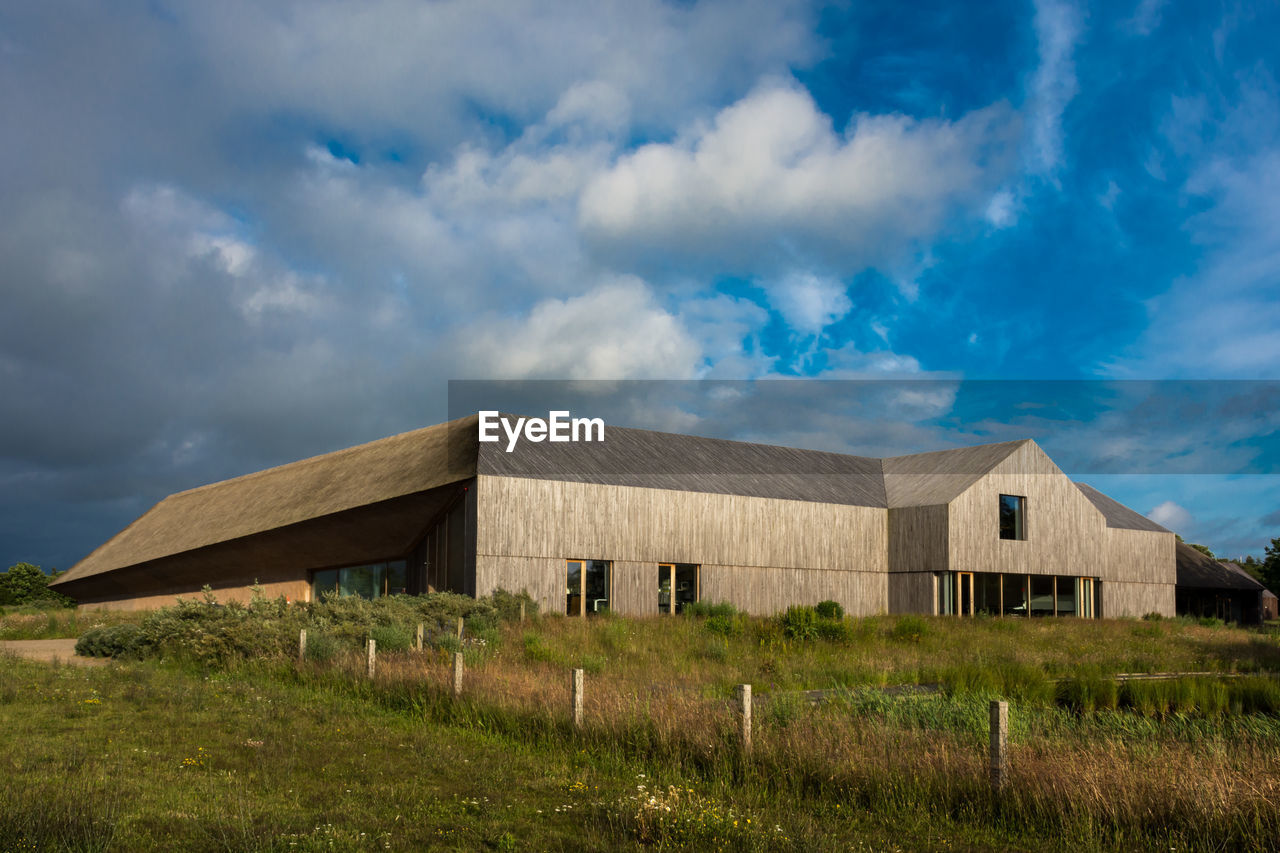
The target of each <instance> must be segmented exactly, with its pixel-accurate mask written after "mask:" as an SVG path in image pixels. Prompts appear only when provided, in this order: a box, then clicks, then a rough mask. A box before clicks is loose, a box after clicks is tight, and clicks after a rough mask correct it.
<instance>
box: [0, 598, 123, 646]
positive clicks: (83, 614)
mask: <svg viewBox="0 0 1280 853" xmlns="http://www.w3.org/2000/svg"><path fill="white" fill-rule="evenodd" d="M143 616H145V613H130V612H124V611H118V610H117V611H98V610H85V611H81V610H78V609H76V608H74V607H62V606H60V605H53V606H50V605H31V604H29V605H23V606H20V607H0V640H61V639H69V638H72V637H79V636H80V635H81V634H83V633H84V632H85V631H88V630H90V629H91V628H98V627H105V626H111V625H125V624H128V625H136V624H137V623H138V622H141V621H142V618H143Z"/></svg>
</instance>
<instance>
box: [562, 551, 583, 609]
mask: <svg viewBox="0 0 1280 853" xmlns="http://www.w3.org/2000/svg"><path fill="white" fill-rule="evenodd" d="M565 587H566V592H565V606H564V612H565V615H566V616H582V615H583V606H582V605H583V599H582V560H569V561H568V578H567V581H566V584H565Z"/></svg>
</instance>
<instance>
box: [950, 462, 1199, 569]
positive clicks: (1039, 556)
mask: <svg viewBox="0 0 1280 853" xmlns="http://www.w3.org/2000/svg"><path fill="white" fill-rule="evenodd" d="M1002 494H1005V495H1021V496H1024V497H1025V498H1026V499H1027V500H1026V510H1025V512H1026V515H1025V525H1026V527H1025V530H1026V539H1025V540H1020V541H1013V540H1008V539H1001V538H1000V511H999V506H1000V495H1002ZM947 526H948V531H949V533H950V537H949V542H948V546H949V547H948V555H949V562H950V569H951V570H952V571H956V572H1015V573H1027V574H1033V575H1034V574H1040V575H1093V576H1101V577H1103V578H1104V580H1105V579H1106V575H1105V570H1106V558H1105V552H1104V548H1103V536H1104V531H1105V530H1106V520H1105V519H1104V518H1103V517H1102V513H1100V512H1098V510H1097V508H1096V507H1095V506H1094V505H1093V504H1092V503H1090V502H1089V499H1088V498H1086V497H1085V496H1084V495H1083V494H1082V493H1081V492H1080V490H1079V489H1078V488H1076V486H1075V484H1074V483H1072V482H1071V480H1070V479H1069V478H1068V477H1067V476H1066V475H1065V474H1063V473H1062V472H1061V471H1060V470H1058V466H1056V465H1054V464H1053V461H1052V460H1050V459H1049V457H1048V456H1046V455H1045V453H1044V451H1042V450H1040V448H1039V447H1037V446H1036V445H1034V444H1032V443H1027V444H1025V445H1023V446H1022V447H1021V448H1019V449H1018V450H1016V451H1014V452H1013V453H1012V454H1010V455H1009V457H1008V458H1007V459H1005V460H1004V461H1003V462H1001V463H1000V464H999V465H997V466H996V467H995V468H994V469H992V471H991V472H990V473H989V474H987V475H986V476H984V477H982V478H981V479H979V480H978V481H977V482H976V483H974V484H973V485H972V486H971V487H970V488H969V489H968V490H967V491H965V492H964V493H963V494H961V495H959V496H958V497H956V498H955V499H954V500H953V501H952V502H951V505H950V512H949V514H948V524H947ZM1170 571H1173V566H1172V563H1170Z"/></svg>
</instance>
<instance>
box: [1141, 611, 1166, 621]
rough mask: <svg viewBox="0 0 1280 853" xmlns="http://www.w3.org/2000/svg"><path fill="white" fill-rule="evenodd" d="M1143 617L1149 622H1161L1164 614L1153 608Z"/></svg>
mask: <svg viewBox="0 0 1280 853" xmlns="http://www.w3.org/2000/svg"><path fill="white" fill-rule="evenodd" d="M1142 618H1143V619H1145V620H1147V621H1148V622H1159V621H1160V620H1161V619H1163V618H1164V616H1162V615H1161V614H1159V613H1156V612H1155V611H1154V610H1153V611H1151V612H1150V613H1147V614H1145V615H1144V616H1143V617H1142Z"/></svg>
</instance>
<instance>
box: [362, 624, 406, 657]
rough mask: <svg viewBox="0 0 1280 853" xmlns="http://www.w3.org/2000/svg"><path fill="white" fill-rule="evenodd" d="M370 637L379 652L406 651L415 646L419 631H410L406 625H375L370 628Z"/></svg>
mask: <svg viewBox="0 0 1280 853" xmlns="http://www.w3.org/2000/svg"><path fill="white" fill-rule="evenodd" d="M369 638H370V639H372V640H373V641H374V642H375V643H376V644H377V649H378V651H379V652H406V651H408V650H409V649H411V648H413V645H414V641H415V640H416V639H417V631H416V629H415V630H413V631H410V630H409V628H408V626H406V625H375V626H374V627H372V628H370V629H369Z"/></svg>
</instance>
